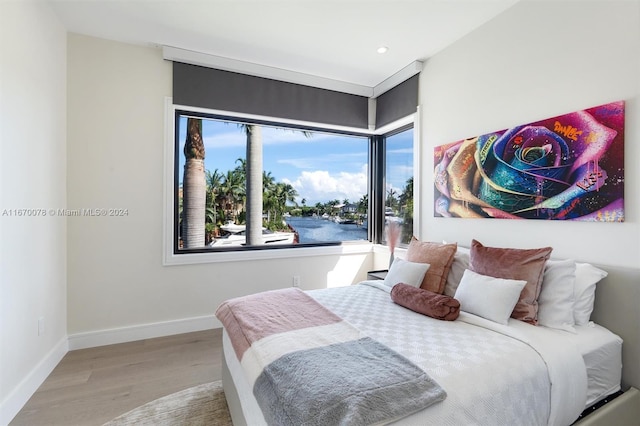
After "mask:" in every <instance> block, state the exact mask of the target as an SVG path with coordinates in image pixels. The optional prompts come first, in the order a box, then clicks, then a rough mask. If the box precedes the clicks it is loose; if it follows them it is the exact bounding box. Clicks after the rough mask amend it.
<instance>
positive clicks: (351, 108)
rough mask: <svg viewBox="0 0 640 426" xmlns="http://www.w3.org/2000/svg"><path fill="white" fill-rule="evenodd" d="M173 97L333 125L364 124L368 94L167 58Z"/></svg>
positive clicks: (180, 102)
mask: <svg viewBox="0 0 640 426" xmlns="http://www.w3.org/2000/svg"><path fill="white" fill-rule="evenodd" d="M173 102H174V103H175V104H178V105H190V106H196V107H201V108H209V109H217V110H222V111H233V112H240V113H245V114H256V115H265V116H269V117H278V118H284V119H291V120H302V121H309V122H314V123H326V124H331V125H336V126H347V127H354V128H361V129H367V128H368V98H367V97H365V96H358V95H351V94H348V93H341V92H336V91H332V90H326V89H319V88H315V87H310V86H303V85H300V84H295V83H287V82H284V81H277V80H271V79H268V78H263V77H255V76H251V75H246V74H239V73H235V72H230V71H223V70H217V69H213V68H206V67H201V66H197V65H190V64H184V63H180V62H174V63H173Z"/></svg>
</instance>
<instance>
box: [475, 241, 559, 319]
mask: <svg viewBox="0 0 640 426" xmlns="http://www.w3.org/2000/svg"><path fill="white" fill-rule="evenodd" d="M552 250H553V249H552V248H551V247H544V248H538V249H514V248H498V247H485V246H483V245H482V244H481V243H480V242H478V241H476V240H473V241H472V242H471V253H470V257H469V269H471V270H472V271H474V272H477V273H478V274H482V275H489V276H491V277H496V278H506V279H511V280H524V281H526V282H527V284H525V286H524V288H523V289H522V292H521V293H520V298H519V300H518V303H516V306H515V308H513V312H512V313H511V318H515V319H518V320H520V321H524V322H528V323H529V324H533V325H537V323H538V297H539V296H540V289H541V288H542V277H543V276H544V267H545V264H546V263H547V260H548V259H549V256H551V251H552Z"/></svg>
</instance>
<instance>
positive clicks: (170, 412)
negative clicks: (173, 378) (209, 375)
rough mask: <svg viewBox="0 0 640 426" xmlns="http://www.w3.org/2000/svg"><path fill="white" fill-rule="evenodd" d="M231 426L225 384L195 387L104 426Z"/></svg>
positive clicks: (147, 405) (135, 409)
mask: <svg viewBox="0 0 640 426" xmlns="http://www.w3.org/2000/svg"><path fill="white" fill-rule="evenodd" d="M128 425H136V426H138V425H154V426H156V425H163V426H164V425H167V426H169V425H170V426H187V425H188V426H198V425H203V426H204V425H207V426H231V425H232V423H231V416H230V415H229V408H228V407H227V400H226V398H225V397H224V392H223V390H222V382H221V381H217V382H211V383H205V384H203V385H199V386H194V387H192V388H189V389H185V390H182V391H180V392H176V393H173V394H171V395H167V396H164V397H162V398H159V399H156V400H155V401H151V402H148V403H146V404H144V405H141V406H140V407H138V408H134V409H133V410H131V411H129V412H128V413H124V414H123V415H121V416H118V417H116V418H115V419H113V420H111V421H110V422H107V423H105V424H104V426H128Z"/></svg>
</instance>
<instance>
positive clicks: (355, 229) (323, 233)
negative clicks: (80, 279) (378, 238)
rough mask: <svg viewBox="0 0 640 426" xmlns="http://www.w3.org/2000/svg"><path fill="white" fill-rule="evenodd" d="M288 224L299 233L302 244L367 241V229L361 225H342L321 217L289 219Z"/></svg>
mask: <svg viewBox="0 0 640 426" xmlns="http://www.w3.org/2000/svg"><path fill="white" fill-rule="evenodd" d="M286 222H287V223H288V224H289V225H291V227H293V229H295V230H296V231H297V232H298V237H299V242H300V243H301V244H305V243H325V242H327V241H353V240H366V239H367V228H364V227H362V226H360V225H355V224H340V223H336V222H334V221H332V220H329V219H322V218H320V217H289V218H287V219H286Z"/></svg>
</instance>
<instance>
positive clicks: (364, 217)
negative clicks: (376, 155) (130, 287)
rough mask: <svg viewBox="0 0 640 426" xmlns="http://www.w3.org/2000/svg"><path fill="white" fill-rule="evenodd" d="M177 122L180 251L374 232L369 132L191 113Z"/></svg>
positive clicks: (313, 241)
mask: <svg viewBox="0 0 640 426" xmlns="http://www.w3.org/2000/svg"><path fill="white" fill-rule="evenodd" d="M175 120H176V123H175V124H176V127H175V128H176V130H175V139H176V143H175V149H176V153H175V154H176V155H175V158H176V159H177V161H176V164H175V166H176V168H175V181H176V192H177V197H176V206H175V218H176V233H175V239H176V244H175V249H176V252H178V253H179V252H190V251H194V250H195V251H202V250H213V251H215V250H243V249H251V248H253V249H260V248H275V247H276V246H277V247H292V246H298V245H325V244H339V243H341V242H345V241H367V240H368V214H369V208H368V207H369V205H368V189H369V184H368V167H369V155H368V141H369V136H368V135H363V134H357V133H338V132H329V131H326V130H322V129H316V128H302V127H291V126H287V125H283V124H278V123H269V122H247V121H239V120H234V119H231V118H229V117H222V116H216V115H207V114H194V113H192V112H189V111H176V117H175ZM254 168H255V169H256V170H259V172H258V173H257V180H255V181H253V183H252V181H251V177H250V176H251V175H252V174H253V176H254V179H255V176H256V170H252V169H254ZM252 184H253V185H254V186H255V187H259V188H260V190H259V191H257V192H258V194H257V195H258V197H255V195H256V194H255V193H254V196H253V197H252V196H251V191H250V188H251V185H252ZM254 205H258V209H256V210H258V214H257V215H256V216H257V220H256V219H255V217H254V223H252V222H251V216H250V212H251V211H252V207H253V206H254ZM252 226H253V229H257V230H258V232H257V235H255V234H254V235H251V234H250V233H251V232H252V231H251V229H252Z"/></svg>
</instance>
